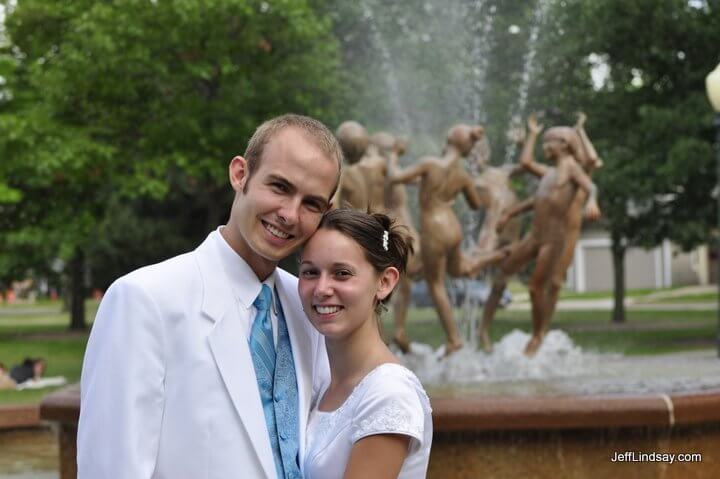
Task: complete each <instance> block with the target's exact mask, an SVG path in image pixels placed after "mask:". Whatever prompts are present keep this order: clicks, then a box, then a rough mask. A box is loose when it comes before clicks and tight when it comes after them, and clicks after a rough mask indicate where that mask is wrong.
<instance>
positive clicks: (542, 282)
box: [479, 115, 600, 356]
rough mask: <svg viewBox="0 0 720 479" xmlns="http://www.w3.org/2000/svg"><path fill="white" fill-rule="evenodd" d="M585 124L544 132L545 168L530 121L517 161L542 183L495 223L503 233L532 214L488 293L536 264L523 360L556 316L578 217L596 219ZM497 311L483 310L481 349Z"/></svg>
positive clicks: (593, 161)
mask: <svg viewBox="0 0 720 479" xmlns="http://www.w3.org/2000/svg"><path fill="white" fill-rule="evenodd" d="M584 122H585V116H584V115H580V117H579V119H578V123H577V124H576V126H575V128H572V127H554V128H550V129H548V130H547V131H546V132H545V134H544V136H543V153H544V155H545V158H547V159H548V160H550V161H551V162H553V163H554V164H555V166H554V167H549V166H545V165H541V164H539V163H536V162H535V161H534V160H533V150H534V148H535V142H536V141H537V137H538V135H539V133H540V132H541V131H542V129H543V125H540V124H538V123H537V120H536V118H535V116H531V117H530V118H529V120H528V129H529V133H528V138H527V140H526V142H525V144H524V146H523V150H522V153H521V155H520V163H521V164H522V165H523V166H524V167H525V168H526V169H528V170H529V171H531V172H533V173H534V174H536V175H538V176H540V183H539V184H538V188H537V191H536V192H535V195H534V196H532V197H530V198H528V199H526V200H524V201H522V202H520V203H517V204H516V205H515V206H513V207H511V208H510V209H509V210H507V211H506V212H505V213H503V216H502V217H501V219H500V221H499V222H498V230H502V229H503V228H504V226H505V224H507V222H508V221H509V220H510V219H511V218H513V217H515V216H517V215H519V214H520V213H523V212H525V211H529V210H533V212H534V215H533V219H532V225H531V228H530V231H529V232H528V233H527V235H526V236H525V237H524V238H523V239H522V240H521V241H520V242H518V243H516V244H514V245H513V246H511V248H510V254H509V256H508V257H507V258H505V259H503V260H502V261H501V262H500V263H499V265H498V266H499V268H498V269H499V274H498V277H496V281H495V283H494V284H493V292H492V293H491V297H493V295H494V294H495V293H496V289H499V288H502V289H504V287H505V285H506V283H507V279H508V278H509V277H510V276H511V275H513V274H515V273H517V272H518V271H519V270H520V269H521V268H522V267H523V266H525V265H526V264H527V263H529V262H530V261H531V260H533V259H534V260H535V268H534V270H533V272H532V275H531V278H530V282H529V284H528V289H529V292H530V300H531V302H532V327H533V334H532V337H531V338H530V341H528V343H527V345H526V346H525V354H526V355H527V356H533V355H534V354H535V353H536V352H537V350H538V348H539V347H540V345H541V344H542V340H543V337H544V335H545V332H546V331H547V328H548V326H549V324H550V320H551V318H552V315H553V313H554V311H555V305H556V303H557V297H558V294H559V292H560V288H561V287H562V283H563V281H564V278H565V272H566V271H567V267H568V266H569V264H570V261H572V252H573V249H574V246H575V242H576V241H577V237H578V234H579V231H580V225H581V221H582V211H583V210H584V211H585V217H586V218H588V219H590V220H594V219H597V218H598V217H599V216H600V209H599V208H598V205H597V189H596V187H595V185H594V184H593V183H592V181H591V180H590V177H589V176H588V173H586V171H585V169H587V170H588V171H592V169H594V168H596V167H597V166H598V165H599V164H600V162H599V160H598V158H597V153H596V152H595V149H594V148H593V146H592V144H591V143H590V140H589V138H588V137H587V135H586V134H585V131H584ZM584 168H585V169H584ZM501 294H502V290H501V291H500V295H501ZM493 299H495V298H494V297H493ZM498 301H499V299H498ZM496 308H497V301H495V304H492V303H491V302H490V301H489V302H488V304H486V306H485V312H484V317H483V324H482V326H481V329H480V331H479V334H480V339H481V341H482V342H483V346H484V347H485V349H488V348H489V347H490V346H489V337H488V330H489V327H490V323H491V321H492V317H493V315H494V312H495V309H496Z"/></svg>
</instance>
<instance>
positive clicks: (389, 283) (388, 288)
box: [375, 266, 400, 301]
mask: <svg viewBox="0 0 720 479" xmlns="http://www.w3.org/2000/svg"><path fill="white" fill-rule="evenodd" d="M399 279H400V271H398V269H397V268H395V267H394V266H389V267H387V268H385V271H383V272H382V273H381V274H380V287H379V288H378V291H377V293H375V297H376V298H377V300H378V301H382V300H383V299H385V298H387V297H388V295H389V294H390V293H392V290H393V288H395V285H396V284H397V282H398V280H399Z"/></svg>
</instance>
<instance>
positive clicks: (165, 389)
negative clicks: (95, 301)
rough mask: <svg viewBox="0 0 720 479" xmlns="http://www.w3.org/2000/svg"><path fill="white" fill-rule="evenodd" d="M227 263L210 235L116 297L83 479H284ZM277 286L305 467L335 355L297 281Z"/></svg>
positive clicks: (88, 396)
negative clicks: (308, 439)
mask: <svg viewBox="0 0 720 479" xmlns="http://www.w3.org/2000/svg"><path fill="white" fill-rule="evenodd" d="M212 234H219V233H218V232H214V233H211V235H212ZM222 266H223V265H222V264H220V256H219V252H218V250H217V247H216V245H214V244H213V241H212V238H210V237H208V239H206V240H205V241H204V242H203V243H202V244H201V245H200V246H199V247H198V248H197V249H196V250H195V251H193V252H190V253H187V254H184V255H181V256H177V257H175V258H172V259H169V260H167V261H165V262H163V263H160V264H156V265H153V266H148V267H145V268H141V269H139V270H137V271H134V272H132V273H130V274H128V275H127V276H124V277H122V278H120V279H118V280H117V281H116V282H115V283H114V284H113V285H112V286H111V287H110V288H109V289H108V291H107V293H106V295H105V298H104V299H103V301H102V304H101V305H100V309H99V310H98V314H97V317H96V319H95V323H94V324H93V328H92V332H91V334H90V339H89V341H88V346H87V350H86V353H85V360H84V363H83V370H82V378H81V406H80V422H79V425H78V442H77V446H78V456H77V459H78V478H79V479H110V478H112V479H121V478H122V479H150V478H152V479H228V478H265V477H267V478H275V477H276V473H275V465H274V462H273V456H272V452H271V449H270V441H269V439H268V434H267V427H266V425H265V418H264V415H263V410H262V405H261V401H260V394H259V392H258V388H257V382H256V379H255V370H254V367H253V362H252V359H251V357H250V351H249V348H248V340H247V334H246V333H245V332H244V330H243V328H242V327H240V325H239V321H238V314H237V313H233V308H238V299H237V298H235V297H234V295H233V293H232V291H231V289H230V287H229V286H228V284H227V281H225V278H226V276H225V275H224V274H222V271H223V269H222ZM275 284H276V288H277V291H278V296H279V298H280V301H281V303H282V307H283V311H284V313H285V319H286V322H287V327H288V332H289V335H290V341H291V343H292V350H293V357H294V360H295V371H296V375H297V384H298V403H299V404H298V412H299V415H300V417H299V418H298V419H299V421H298V422H299V427H300V431H299V446H300V464H302V463H303V460H302V459H303V455H304V448H305V427H306V424H307V416H308V412H309V408H310V403H311V401H312V399H313V397H314V394H315V393H316V390H317V389H318V388H319V386H320V384H322V382H323V381H325V380H326V378H327V377H328V374H329V373H328V366H327V356H326V353H325V346H324V341H323V340H322V337H321V336H320V335H319V334H318V333H317V332H316V331H315V330H314V328H313V327H312V325H310V323H309V322H308V321H307V319H306V318H305V314H304V313H303V311H302V307H301V305H300V300H299V298H298V293H297V278H295V277H294V276H292V275H291V274H289V273H287V272H285V271H282V270H278V271H277V276H276V279H275ZM252 299H254V298H252ZM252 299H251V300H250V301H252ZM245 306H246V307H249V305H245ZM313 384H314V385H315V386H316V387H315V389H313Z"/></svg>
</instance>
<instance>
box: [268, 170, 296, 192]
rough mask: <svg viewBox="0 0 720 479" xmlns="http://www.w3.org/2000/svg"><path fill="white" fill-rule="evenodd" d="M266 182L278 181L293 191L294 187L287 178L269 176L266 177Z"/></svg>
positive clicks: (274, 175)
mask: <svg viewBox="0 0 720 479" xmlns="http://www.w3.org/2000/svg"><path fill="white" fill-rule="evenodd" d="M268 181H278V182H280V183H282V184H284V185H286V186H289V187H290V188H292V189H295V185H293V184H292V183H291V182H290V181H289V180H288V179H287V178H285V177H284V176H280V175H276V174H272V173H271V174H269V175H268Z"/></svg>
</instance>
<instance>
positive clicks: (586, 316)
mask: <svg viewBox="0 0 720 479" xmlns="http://www.w3.org/2000/svg"><path fill="white" fill-rule="evenodd" d="M96 311H97V303H96V302H91V301H89V302H88V304H87V312H88V316H87V317H88V321H89V322H90V320H91V319H92V318H93V317H94V315H95V312H96ZM390 314H391V313H388V314H387V318H386V319H385V320H384V325H383V329H384V332H385V334H386V336H387V337H390V335H391V334H392V319H391V315H390ZM627 318H628V322H627V323H626V324H625V325H621V326H615V325H612V324H611V323H610V312H609V311H558V312H557V313H556V315H555V318H554V320H553V324H552V328H559V329H562V330H564V331H566V332H568V334H569V335H570V336H571V337H572V339H573V341H575V343H576V344H578V345H579V346H581V347H582V348H584V349H587V350H592V351H599V352H620V353H623V354H628V355H636V354H658V353H666V352H673V351H683V350H694V349H698V348H714V347H715V337H716V334H717V319H716V318H717V317H716V313H715V312H713V311H634V310H630V311H628V312H627ZM69 322H70V321H69V318H68V315H67V313H63V312H61V311H60V306H59V305H54V304H41V305H35V306H29V305H23V306H13V307H10V308H8V307H0V361H1V362H3V363H5V365H6V366H8V367H10V366H12V365H14V364H16V363H19V362H21V361H22V360H23V358H25V357H28V356H30V357H33V356H42V357H44V358H46V359H47V362H48V366H47V371H46V376H65V377H66V378H67V379H68V381H69V382H70V383H73V382H77V381H79V379H80V370H81V366H82V358H83V354H84V352H85V345H86V343H87V333H83V332H81V333H71V332H68V325H69ZM513 329H521V330H524V331H528V332H529V331H530V313H529V312H528V311H507V310H500V311H498V314H497V317H496V319H495V322H494V324H493V328H492V331H491V336H492V339H493V341H497V340H499V339H500V338H501V337H502V336H503V335H505V334H507V333H509V332H510V331H512V330H513ZM408 332H409V334H410V336H411V339H412V340H413V341H417V342H422V343H427V344H430V345H432V346H434V347H438V346H440V345H441V344H443V343H444V341H445V336H444V333H443V331H442V328H441V326H440V322H439V320H438V319H437V315H436V313H435V311H434V310H433V309H432V308H417V309H411V310H410V317H409V319H408ZM52 390H53V389H51V388H47V389H42V390H33V391H0V404H17V403H37V402H39V401H40V399H41V398H42V397H43V396H45V395H46V394H48V393H49V392H51V391H52Z"/></svg>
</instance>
